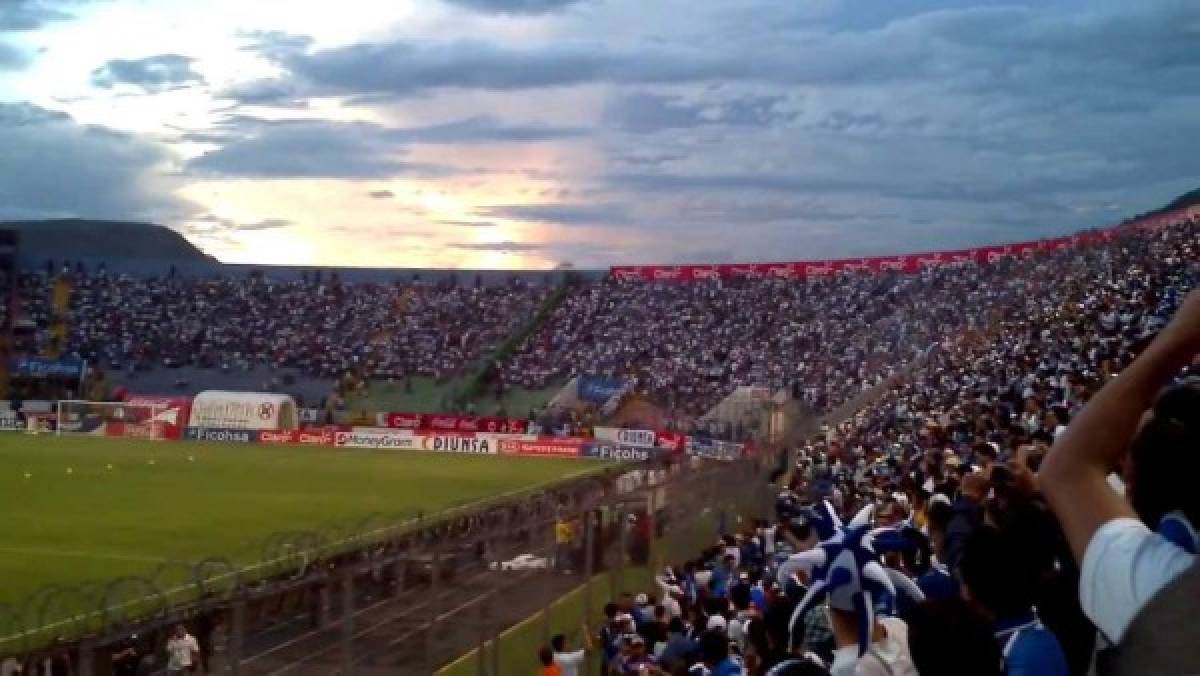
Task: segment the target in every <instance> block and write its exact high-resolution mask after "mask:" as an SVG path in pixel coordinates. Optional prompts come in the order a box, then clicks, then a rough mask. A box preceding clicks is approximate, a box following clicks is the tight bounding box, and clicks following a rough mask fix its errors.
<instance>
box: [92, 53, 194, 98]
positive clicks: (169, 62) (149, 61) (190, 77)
mask: <svg viewBox="0 0 1200 676" xmlns="http://www.w3.org/2000/svg"><path fill="white" fill-rule="evenodd" d="M194 61H195V60H194V59H192V58H189V57H186V56H183V55H180V54H159V55H157V56H148V57H146V58H144V59H132V60H129V59H113V60H112V61H109V62H108V63H106V64H104V65H103V66H100V67H99V68H97V69H95V70H93V71H92V84H94V85H96V86H97V87H103V88H105V89H109V88H112V87H114V86H116V85H121V84H126V85H132V86H134V87H139V88H141V89H143V90H145V91H147V92H161V91H166V90H168V89H176V88H179V87H183V86H187V85H193V84H204V78H203V77H202V76H201V75H200V74H199V73H197V72H196V71H194V70H192V63H193V62H194Z"/></svg>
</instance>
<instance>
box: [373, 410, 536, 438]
mask: <svg viewBox="0 0 1200 676" xmlns="http://www.w3.org/2000/svg"><path fill="white" fill-rule="evenodd" d="M377 424H379V425H380V426H381V427H390V428H392V429H401V430H414V431H422V432H459V433H474V432H487V433H491V434H525V432H526V430H527V429H528V428H529V421H527V420H522V419H519V418H497V417H491V416H473V415H435V414H429V413H381V414H379V416H378V420H377Z"/></svg>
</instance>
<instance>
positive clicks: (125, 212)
mask: <svg viewBox="0 0 1200 676" xmlns="http://www.w3.org/2000/svg"><path fill="white" fill-rule="evenodd" d="M0 147H2V148H4V151H3V152H0V176H3V177H4V180H2V181H0V215H2V216H3V217H6V218H7V217H20V218H43V217H68V216H75V217H81V218H108V219H115V220H146V221H154V222H161V223H175V222H180V221H183V220H185V219H188V218H189V217H190V216H192V215H194V214H195V205H193V204H191V203H188V202H185V201H183V200H180V199H178V198H176V197H174V195H173V191H174V189H175V188H176V187H177V184H176V183H175V181H176V180H177V179H176V178H173V177H171V176H169V175H168V173H167V168H168V166H169V164H170V162H171V160H172V158H171V157H170V156H169V155H168V154H167V152H166V151H165V150H164V149H163V148H162V147H161V146H159V145H157V144H154V143H151V142H148V141H145V140H142V139H139V138H136V137H132V136H130V135H128V134H122V133H116V132H113V131H112V130H108V129H104V128H101V127H88V126H82V125H79V124H76V123H75V122H74V121H73V120H72V119H71V118H70V117H69V116H67V115H65V114H63V113H61V112H57V111H51V110H46V109H44V108H40V107H38V106H34V105H31V104H29V103H15V104H6V103H0Z"/></svg>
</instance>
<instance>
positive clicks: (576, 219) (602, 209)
mask: <svg viewBox="0 0 1200 676" xmlns="http://www.w3.org/2000/svg"><path fill="white" fill-rule="evenodd" d="M479 213H480V214H481V215H483V216H486V217H488V218H506V219H511V220H515V221H527V222H531V223H549V224H553V225H626V224H629V223H631V222H632V218H631V216H630V214H629V212H628V210H627V209H626V207H625V206H623V205H621V204H615V203H614V204H605V203H598V204H512V205H498V206H490V207H484V208H482V209H479Z"/></svg>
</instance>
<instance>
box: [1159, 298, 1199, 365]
mask: <svg viewBox="0 0 1200 676" xmlns="http://www.w3.org/2000/svg"><path fill="white" fill-rule="evenodd" d="M1158 339H1159V340H1162V341H1167V342H1168V344H1170V345H1171V346H1172V347H1173V348H1177V349H1179V350H1180V351H1181V353H1182V354H1183V356H1184V357H1186V358H1187V359H1188V360H1189V361H1190V360H1191V359H1192V358H1193V357H1195V356H1196V355H1200V289H1196V290H1194V291H1192V292H1191V293H1189V294H1188V295H1187V297H1185V298H1184V299H1183V303H1182V304H1180V306H1179V309H1178V310H1177V311H1176V312H1175V316H1174V317H1172V318H1171V322H1170V323H1169V324H1167V326H1166V328H1164V329H1163V330H1162V332H1161V333H1159V335H1158Z"/></svg>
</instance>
